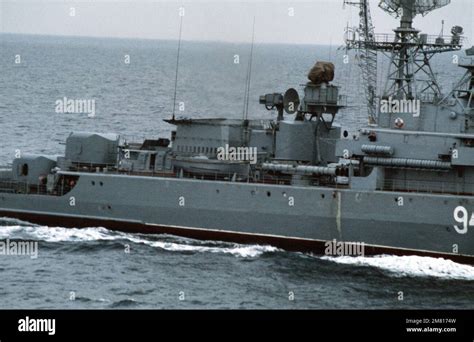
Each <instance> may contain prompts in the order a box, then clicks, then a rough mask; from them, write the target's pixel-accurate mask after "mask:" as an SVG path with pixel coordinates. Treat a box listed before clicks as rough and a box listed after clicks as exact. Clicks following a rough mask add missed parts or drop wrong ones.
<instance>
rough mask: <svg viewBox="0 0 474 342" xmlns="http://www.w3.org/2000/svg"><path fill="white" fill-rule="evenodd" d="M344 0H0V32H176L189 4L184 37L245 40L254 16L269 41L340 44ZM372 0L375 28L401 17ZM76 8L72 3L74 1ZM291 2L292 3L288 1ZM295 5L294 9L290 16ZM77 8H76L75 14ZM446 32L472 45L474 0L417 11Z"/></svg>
mask: <svg viewBox="0 0 474 342" xmlns="http://www.w3.org/2000/svg"><path fill="white" fill-rule="evenodd" d="M342 3H343V0H311V1H309V0H308V1H282V0H265V1H262V0H253V1H250V0H248V1H236V0H218V1H203V0H191V1H184V2H183V1H176V0H175V1H171V0H170V1H163V0H158V1H157V0H133V1H120V0H105V1H104V0H101V1H92V0H89V1H83V0H82V1H81V0H75V1H64V0H63V1H61V0H58V1H51V0H28V1H26V0H0V32H9V33H33V34H48V35H79V36H94V37H97V36H100V37H127V38H152V39H153V38H155V39H176V38H177V37H178V27H179V16H178V8H179V7H180V6H181V5H182V6H183V7H184V8H185V16H184V22H183V39H184V40H212V41H228V42H248V41H250V40H251V37H252V32H251V31H252V20H253V17H254V16H255V20H256V27H255V40H256V42H267V43H303V44H329V43H333V44H336V45H340V44H342V42H343V29H344V27H345V26H346V25H347V24H348V23H349V24H350V25H351V23H352V25H356V24H357V22H358V10H357V9H356V8H353V7H350V6H349V7H347V6H346V9H343V5H342ZM378 3H379V0H371V8H372V15H373V18H374V23H375V26H376V32H378V33H383V32H391V29H392V28H393V27H395V26H396V25H397V21H396V20H395V19H394V18H392V17H390V16H389V15H387V14H386V13H384V12H383V11H382V10H381V9H380V8H378ZM72 8H74V9H72ZM291 8H293V10H292V9H291ZM292 11H293V13H294V15H293V16H290V15H289V14H291V12H292ZM73 12H75V13H74V14H75V15H74V16H71V14H73ZM443 19H444V20H445V34H449V31H450V29H451V27H452V26H453V25H460V26H463V27H464V30H465V35H466V36H467V37H468V38H469V45H473V44H474V28H473V25H474V24H473V22H474V0H452V1H451V5H449V6H447V7H445V8H441V9H437V10H435V11H434V12H432V13H430V14H428V15H427V16H426V17H424V18H423V17H421V16H419V17H417V19H415V27H416V28H419V29H421V30H422V31H425V32H426V33H430V34H436V35H437V34H439V33H440V31H441V21H442V20H443Z"/></svg>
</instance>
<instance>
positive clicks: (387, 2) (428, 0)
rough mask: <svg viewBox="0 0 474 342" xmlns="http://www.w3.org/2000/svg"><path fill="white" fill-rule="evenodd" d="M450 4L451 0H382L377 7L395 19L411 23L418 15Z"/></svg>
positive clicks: (423, 14)
mask: <svg viewBox="0 0 474 342" xmlns="http://www.w3.org/2000/svg"><path fill="white" fill-rule="evenodd" d="M450 2H451V0H382V1H381V2H380V4H379V7H380V8H381V9H383V10H384V11H386V12H387V13H389V14H390V15H392V16H394V17H395V18H400V17H401V18H402V19H405V20H407V21H409V22H412V21H413V18H414V17H415V16H417V15H418V14H421V15H422V16H425V15H427V14H428V13H429V12H431V11H433V10H435V9H438V8H441V7H444V6H447V5H449V3H450ZM405 20H404V21H405Z"/></svg>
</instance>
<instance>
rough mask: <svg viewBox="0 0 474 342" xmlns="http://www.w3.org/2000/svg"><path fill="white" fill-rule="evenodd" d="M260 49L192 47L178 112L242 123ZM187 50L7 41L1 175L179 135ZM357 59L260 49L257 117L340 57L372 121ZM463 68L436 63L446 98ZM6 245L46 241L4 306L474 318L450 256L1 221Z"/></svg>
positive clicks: (2, 42)
mask: <svg viewBox="0 0 474 342" xmlns="http://www.w3.org/2000/svg"><path fill="white" fill-rule="evenodd" d="M249 52H250V46H249V45H248V44H229V43H217V42H215V43H214V42H187V41H184V42H182V50H181V58H180V67H179V73H178V83H177V102H178V103H180V106H178V107H181V108H178V109H179V110H178V112H177V116H178V117H194V118H196V117H197V118H202V117H228V118H241V117H242V115H243V112H244V93H245V83H246V81H245V80H246V73H247V65H248V60H249ZM176 53H177V42H176V41H158V40H133V39H102V38H82V37H49V36H33V35H10V34H2V35H0V137H1V145H0V146H1V149H0V165H7V164H8V163H9V162H10V161H11V160H12V159H13V157H14V154H15V151H16V150H20V151H22V152H25V153H44V154H61V153H62V152H63V149H64V145H63V143H64V142H65V139H66V137H67V136H68V134H69V133H70V132H72V131H96V132H116V133H120V134H123V135H126V136H128V137H145V136H147V137H158V136H162V137H168V136H169V134H170V131H171V129H172V126H170V125H169V124H167V123H165V122H163V119H166V118H170V116H171V113H172V108H173V94H174V89H175V71H176ZM344 54H346V51H345V50H344V49H339V47H338V46H316V45H314V46H311V45H302V46H298V45H270V44H268V45H266V44H265V45H264V44H256V45H255V47H254V58H253V61H252V71H253V72H252V74H251V88H250V104H249V117H250V118H263V119H268V118H271V117H275V113H274V112H268V111H266V110H265V109H264V108H263V107H262V106H261V105H259V104H258V97H259V95H262V94H265V93H267V92H274V91H278V92H283V91H285V90H286V89H287V88H290V87H297V89H301V88H300V85H301V84H303V83H305V82H306V74H307V72H308V70H309V69H310V68H311V66H312V65H313V63H314V62H315V61H316V60H331V61H333V62H334V63H335V64H336V68H337V72H336V76H337V79H336V82H335V83H336V84H338V85H340V86H342V92H343V93H344V94H345V95H347V97H348V106H347V107H346V108H345V109H344V110H342V112H341V113H340V114H339V116H338V118H337V121H338V123H339V124H342V125H345V126H347V127H348V128H349V129H350V130H356V129H357V127H358V126H359V125H363V124H365V123H366V121H367V118H366V115H365V113H364V103H363V92H362V89H360V86H359V84H360V73H359V71H358V68H357V65H356V63H355V60H354V56H352V55H351V59H350V62H349V63H347V64H344V63H343V56H344ZM18 58H19V59H18ZM128 58H129V61H130V63H129V64H127V63H125V61H126V60H128ZM451 60H452V56H451V55H448V56H445V57H441V58H437V59H435V60H434V67H435V68H437V70H440V72H439V74H438V76H439V78H440V79H441V83H442V85H443V86H444V87H445V88H446V89H447V88H449V86H450V85H452V84H453V83H454V82H455V81H456V79H457V77H458V76H460V75H461V74H462V71H461V70H458V69H457V68H456V66H455V65H453V63H452V62H451ZM18 61H19V63H18ZM236 61H238V62H239V63H236ZM383 65H384V61H382V66H383ZM385 65H387V63H386V61H385ZM381 69H383V67H382V68H381ZM64 97H66V98H69V99H89V100H91V99H93V100H95V102H96V115H95V116H94V117H88V116H87V115H86V114H64V113H56V111H55V103H56V101H57V100H61V99H64ZM6 239H10V240H29V241H36V242H38V256H37V258H33V259H32V258H31V257H29V256H7V255H0V276H1V281H0V309H5V308H41V309H43V308H57V309H79V308H81V309H82V308H130V309H133V308H157V309H159V308H169V309H174V308H179V309H181V308H183V309H189V308H191V309H201V308H203V309H208V308H209V309H224V308H225V309H226V308H236V309H237V308H245V309H264V308H268V309H293V308H298V309H306V308H311V309H339V308H346V309H356V308H357V309H370V308H388V309H403V308H420V309H421V308H425V309H435V308H453V309H460V308H468V309H473V308H474V268H473V267H471V266H466V265H460V264H456V263H454V262H451V261H447V260H442V259H432V258H421V257H396V256H390V255H384V256H378V257H358V258H345V257H339V258H333V257H320V256H315V255H310V254H302V253H290V252H285V251H282V250H279V249H276V248H274V247H271V246H257V245H253V246H252V245H251V246H247V245H236V244H230V243H223V242H216V241H214V242H212V241H204V242H203V241H195V240H189V239H183V238H178V237H174V236H159V235H140V234H125V233H118V232H112V231H109V230H106V229H104V228H101V227H90V228H86V229H81V230H80V229H65V228H62V227H43V226H36V225H33V224H29V223H26V222H20V221H15V220H10V219H6V218H1V219H0V240H2V241H5V240H6Z"/></svg>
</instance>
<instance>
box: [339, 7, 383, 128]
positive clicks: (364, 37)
mask: <svg viewBox="0 0 474 342" xmlns="http://www.w3.org/2000/svg"><path fill="white" fill-rule="evenodd" d="M344 5H351V6H356V7H358V8H359V14H360V19H359V28H355V29H352V30H349V28H347V29H346V35H347V37H346V47H347V48H348V49H349V50H351V49H354V50H356V53H357V60H358V65H359V68H360V70H361V73H362V81H363V87H364V89H365V99H366V102H367V111H368V116H369V124H375V123H376V121H377V51H376V50H373V49H371V48H370V47H371V45H372V44H373V43H374V42H375V33H374V25H373V24H372V15H371V13H370V5H369V1H368V0H360V1H357V2H354V1H348V0H344ZM349 34H352V35H353V37H350V36H349ZM356 34H357V35H358V39H356V37H355V35H356Z"/></svg>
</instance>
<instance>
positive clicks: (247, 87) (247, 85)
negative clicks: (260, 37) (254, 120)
mask: <svg viewBox="0 0 474 342" xmlns="http://www.w3.org/2000/svg"><path fill="white" fill-rule="evenodd" d="M254 43H255V17H253V25H252V44H251V46H250V57H249V64H248V67H247V77H246V79H245V95H244V113H243V119H244V120H247V118H248V114H249V101H250V80H251V76H252V60H253V46H254Z"/></svg>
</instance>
